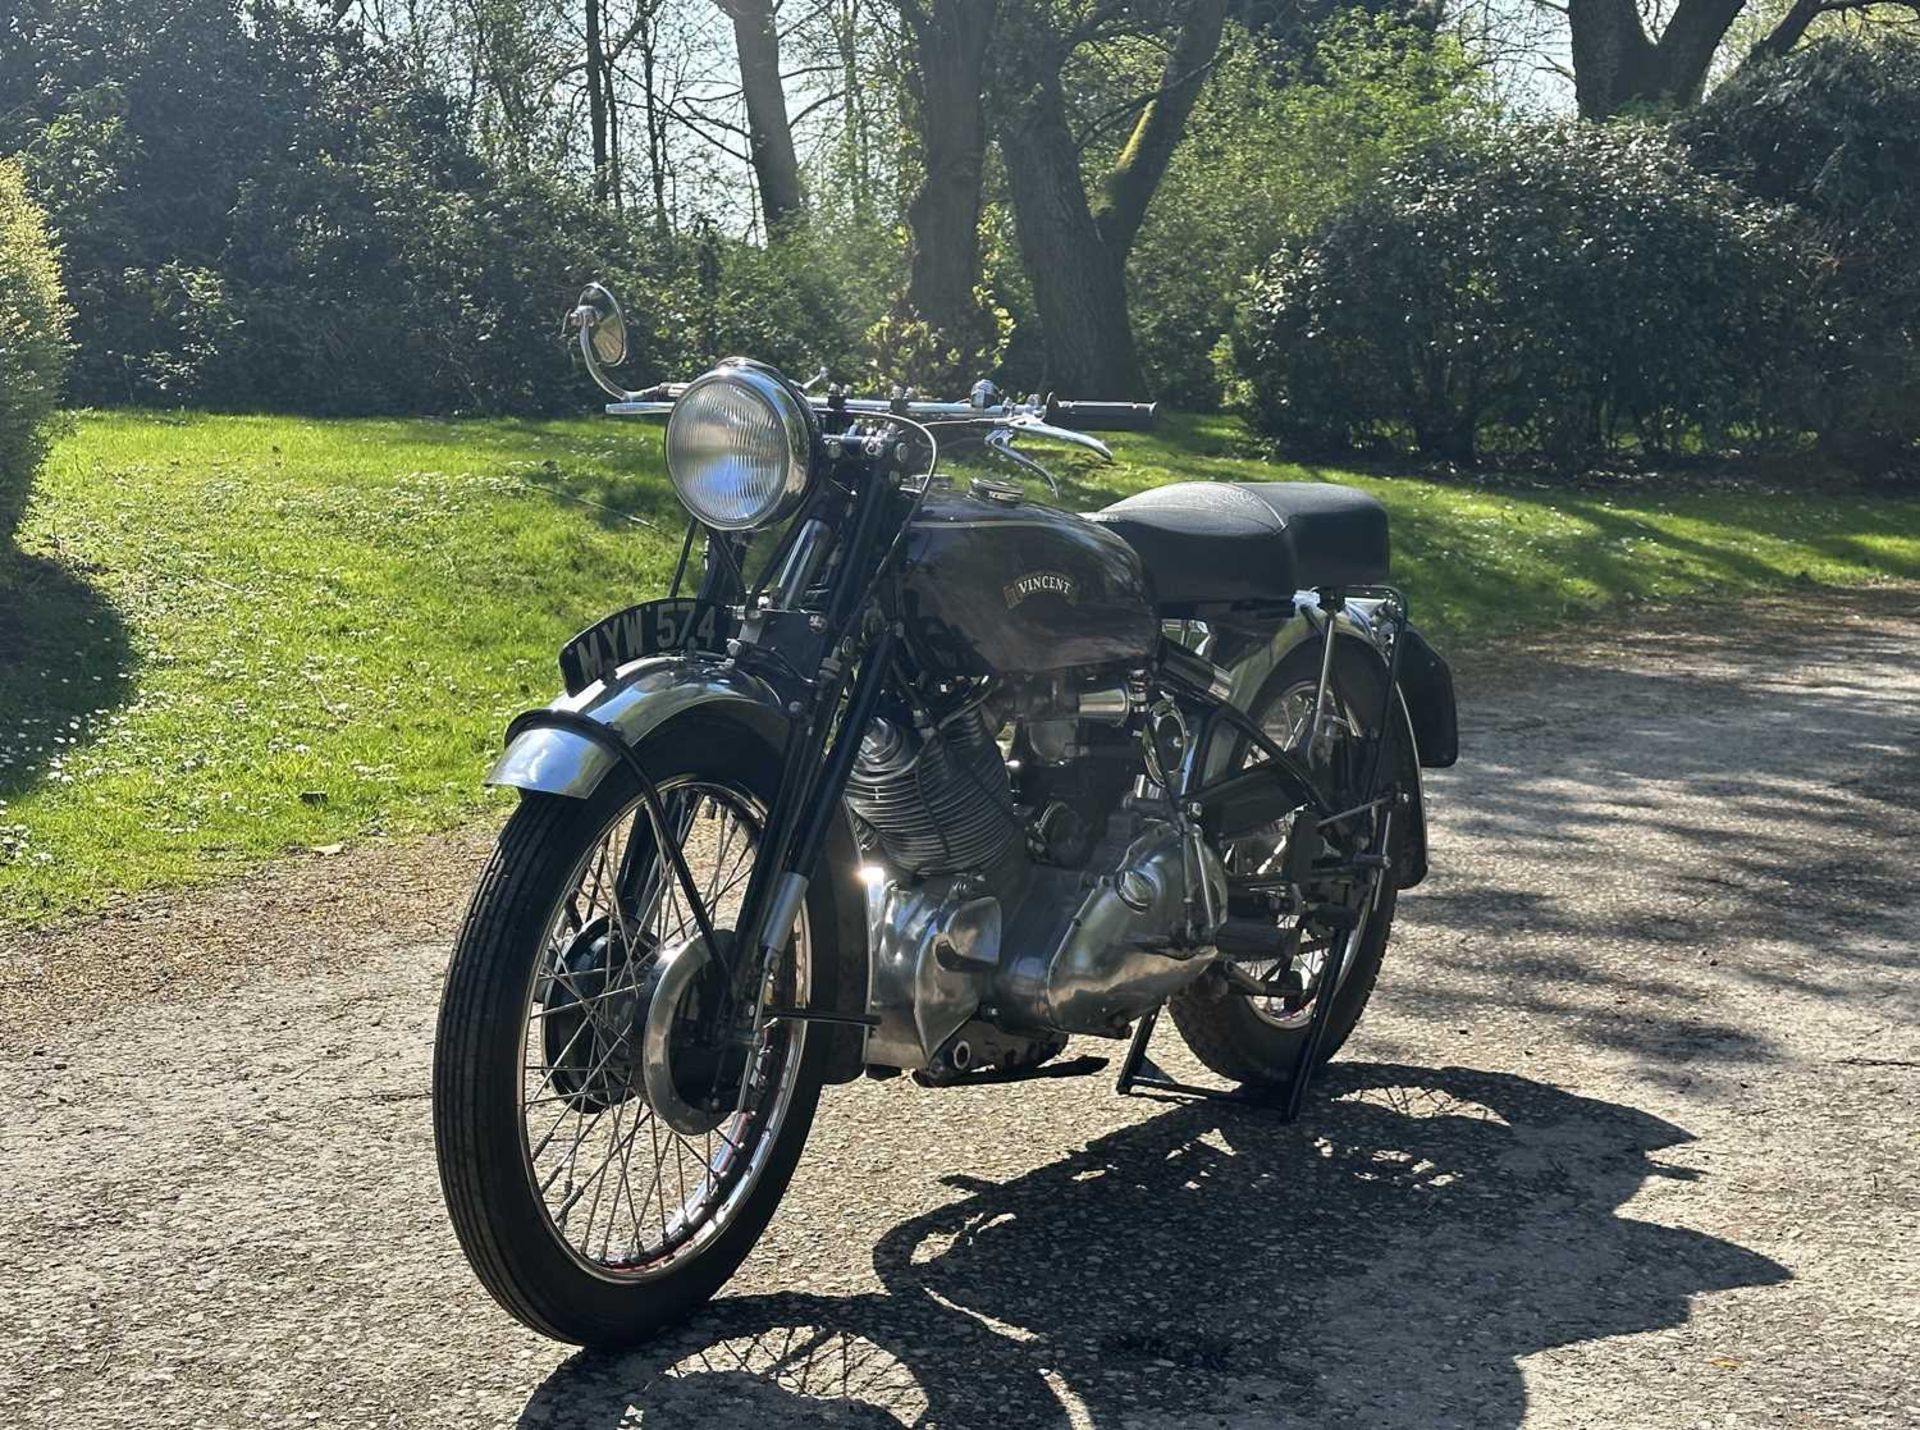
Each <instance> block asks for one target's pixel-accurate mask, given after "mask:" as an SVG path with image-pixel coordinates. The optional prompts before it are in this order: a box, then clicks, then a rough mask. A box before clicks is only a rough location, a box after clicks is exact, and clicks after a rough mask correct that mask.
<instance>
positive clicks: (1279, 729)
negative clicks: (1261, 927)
mask: <svg viewBox="0 0 1920 1430" xmlns="http://www.w3.org/2000/svg"><path fill="white" fill-rule="evenodd" d="M1319 679H1320V645H1319V643H1318V642H1317V641H1313V642H1308V643H1306V644H1305V645H1302V646H1300V647H1298V648H1297V649H1295V650H1293V651H1292V652H1290V653H1289V654H1288V655H1287V656H1286V658H1285V659H1283V660H1282V661H1281V662H1280V663H1279V664H1278V665H1277V666H1275V667H1274V670H1273V672H1272V674H1271V675H1269V676H1268V677H1267V681H1266V683H1265V685H1264V686H1263V687H1262V689H1261V691H1260V693H1259V694H1258V696H1256V698H1255V700H1254V702H1253V708H1252V711H1251V714H1252V715H1253V717H1254V719H1255V720H1257V721H1258V722H1259V724H1260V728H1261V729H1262V730H1263V731H1264V732H1265V733H1266V734H1267V736H1268V737H1269V738H1270V739H1272V740H1273V741H1274V742H1275V743H1276V744H1278V745H1281V746H1283V747H1286V748H1288V749H1292V750H1294V751H1295V752H1297V753H1299V754H1301V755H1302V756H1303V757H1304V756H1305V754H1306V743H1307V737H1308V733H1309V732H1310V731H1311V730H1312V728H1313V715H1314V705H1315V700H1316V695H1317V693H1318V689H1319ZM1385 682H1386V672H1385V671H1384V669H1382V667H1381V665H1380V662H1379V661H1378V660H1377V659H1376V658H1374V657H1373V656H1372V655H1371V654H1370V653H1369V652H1367V651H1366V650H1364V649H1362V648H1360V646H1359V643H1358V642H1357V641H1348V640H1344V639H1343V640H1341V641H1340V642H1339V643H1338V644H1337V645H1336V646H1335V650H1334V662H1333V673H1332V682H1331V687H1330V689H1329V692H1328V701H1327V705H1326V708H1325V710H1324V711H1323V713H1322V718H1321V722H1320V736H1319V739H1318V740H1317V741H1316V742H1315V745H1314V749H1313V768H1314V770H1315V772H1316V778H1317V779H1318V780H1320V781H1321V782H1322V793H1323V794H1324V795H1325V796H1326V797H1327V799H1328V801H1329V802H1330V803H1331V804H1332V805H1333V806H1334V808H1336V809H1347V808H1352V807H1353V806H1355V805H1357V804H1360V803H1363V802H1364V801H1365V800H1366V799H1368V798H1371V797H1372V796H1371V794H1369V793H1363V792H1362V791H1361V790H1360V788H1359V786H1360V784H1361V782H1362V780H1363V779H1364V771H1365V764H1366V750H1367V737H1368V736H1369V735H1370V733H1371V730H1370V726H1371V724H1372V722H1373V721H1374V720H1375V719H1377V718H1378V715H1379V710H1380V697H1381V694H1382V692H1383V689H1384V686H1385ZM1264 758H1265V755H1264V754H1263V753H1262V752H1261V751H1260V750H1259V749H1258V747H1255V746H1253V745H1251V743H1249V744H1247V745H1246V746H1245V747H1244V748H1243V749H1242V750H1241V751H1240V753H1239V756H1238V761H1237V763H1238V764H1239V765H1240V766H1246V765H1253V764H1258V763H1259V762H1260V761H1261V760H1263V759H1264ZM1411 758H1412V752H1411V750H1410V749H1408V748H1407V747H1406V743H1405V741H1403V740H1398V739H1389V741H1388V743H1387V746H1386V749H1385V754H1384V758H1383V759H1382V762H1381V772H1380V776H1379V784H1380V786H1381V789H1382V790H1383V791H1384V790H1386V789H1389V788H1391V787H1392V786H1393V785H1394V784H1395V782H1396V781H1397V780H1398V779H1400V778H1402V777H1404V774H1405V770H1406V766H1407V765H1408V764H1409V763H1410V762H1411ZM1378 817H1381V816H1380V815H1378V814H1375V815H1368V816H1365V817H1363V818H1361V819H1358V820H1356V821H1354V822H1353V823H1352V824H1351V825H1350V826H1348V827H1347V829H1346V830H1345V834H1346V838H1347V840H1348V843H1349V847H1351V846H1352V845H1354V844H1361V845H1364V844H1365V843H1366V841H1367V840H1368V839H1369V838H1370V837H1371V834H1372V831H1373V823H1372V821H1373V820H1374V819H1375V818H1378ZM1388 833H1389V838H1390V839H1391V838H1394V835H1393V831H1392V828H1391V826H1390V827H1389V831H1388ZM1224 853H1225V856H1226V864H1227V872H1228V880H1229V884H1230V886H1231V885H1244V884H1245V883H1246V882H1248V881H1258V880H1261V879H1265V878H1271V877H1272V876H1274V875H1275V874H1277V873H1278V871H1279V870H1280V869H1281V868H1282V866H1283V865H1284V863H1285V861H1286V858H1287V853H1288V850H1287V840H1286V834H1285V831H1284V830H1281V829H1276V830H1273V831H1268V832H1265V833H1262V834H1255V835H1250V836H1248V837H1247V838H1244V839H1241V840H1237V841H1235V842H1234V843H1233V844H1232V845H1231V846H1230V847H1229V848H1228V849H1227V850H1225V851H1224ZM1395 892H1396V890H1395V886H1394V882H1393V875H1392V873H1391V872H1390V871H1389V872H1388V873H1387V874H1385V875H1384V876H1383V878H1382V880H1381V883H1380V888H1379V892H1378V894H1377V896H1376V897H1374V898H1373V900H1372V901H1371V903H1370V904H1369V903H1365V901H1364V899H1363V898H1361V897H1360V895H1359V893H1358V892H1357V891H1356V890H1354V889H1352V888H1351V887H1342V886H1336V885H1334V884H1332V883H1331V882H1330V883H1329V884H1328V885H1327V886H1326V887H1317V888H1316V887H1309V888H1308V889H1307V890H1306V893H1307V897H1308V901H1309V902H1316V903H1317V902H1323V901H1324V902H1342V901H1343V900H1344V901H1345V902H1347V903H1350V904H1352V905H1353V913H1354V915H1355V916H1356V917H1359V918H1360V919H1361V924H1360V936H1359V939H1358V943H1357V947H1354V948H1351V949H1349V950H1348V951H1347V955H1346V957H1345V958H1344V960H1343V961H1342V965H1341V968H1340V971H1339V974H1338V977H1337V978H1336V980H1335V986H1334V987H1332V988H1328V987H1326V986H1325V978H1324V973H1325V970H1326V967H1327V963H1328V953H1329V950H1330V945H1331V943H1332V941H1333V939H1334V938H1336V937H1340V936H1341V935H1340V934H1339V933H1338V932H1337V931H1336V930H1333V929H1330V928H1328V927H1325V926H1315V925H1313V924H1311V923H1307V922H1303V921H1302V919H1301V918H1300V917H1299V916H1298V915H1289V916H1288V917H1287V918H1285V919H1284V920H1279V921H1278V922H1279V926H1280V929H1281V931H1282V932H1283V934H1284V935H1285V936H1286V942H1285V943H1284V945H1283V947H1285V948H1286V949H1287V951H1286V952H1285V953H1284V954H1283V955H1282V956H1280V957H1278V958H1275V959H1270V960H1258V961H1249V962H1242V963H1241V964H1240V965H1239V966H1240V968H1241V969H1242V970H1243V971H1244V972H1246V973H1248V974H1249V975H1251V976H1252V977H1253V978H1255V979H1257V980H1259V981H1260V982H1262V983H1266V984H1269V985H1272V986H1273V987H1274V988H1275V989H1276V991H1275V992H1274V993H1273V994H1272V995H1271V996H1260V995H1252V996H1249V995H1247V994H1243V993H1239V992H1236V991H1232V990H1230V989H1229V988H1228V986H1227V985H1226V983H1225V981H1224V980H1223V979H1215V978H1211V977H1210V978H1207V979H1203V980H1201V981H1200V982H1199V983H1197V984H1195V985H1193V986H1192V987H1191V988H1189V989H1188V990H1187V991H1185V992H1183V993H1181V994H1179V995H1177V996H1176V997H1175V998H1174V999H1173V1000H1172V1001H1171V1002H1170V1003H1169V1005H1168V1010H1169V1011H1170V1012H1171V1013H1172V1014H1173V1021H1174V1026H1176V1027H1177V1028H1179V1030H1180V1036H1181V1037H1182V1038H1183V1039H1184V1040H1185V1041H1186V1044H1187V1046H1188V1047H1189V1048H1190V1049H1192V1051H1193V1054H1194V1056H1195V1057H1197V1058H1199V1059H1200V1061H1201V1062H1203V1063H1205V1064H1206V1065H1207V1066H1208V1067H1209V1068H1211V1069H1212V1070H1213V1071H1214V1072H1216V1073H1218V1074H1219V1075H1220V1076H1222V1077H1225V1078H1229V1079H1231V1080H1233V1081H1235V1082H1239V1083H1244V1084H1246V1085H1248V1086H1250V1087H1256V1088H1261V1089H1270V1090H1273V1091H1275V1092H1280V1091H1283V1090H1284V1089H1285V1088H1286V1087H1287V1086H1288V1084H1289V1083H1290V1082H1291V1080H1292V1078H1293V1074H1294V1070H1295V1068H1296V1067H1297V1066H1298V1062H1299V1057H1300V1051H1301V1048H1302V1046H1303V1044H1304V1043H1305V1041H1306V1038H1307V1029H1308V1025H1309V1024H1310V1023H1311V1022H1312V1020H1313V1013H1314V1008H1315V1005H1316V1004H1317V1002H1318V1001H1319V1000H1320V999H1322V998H1328V997H1331V998H1333V999H1334V1000H1335V1001H1334V1006H1333V1009H1332V1012H1331V1015H1330V1021H1329V1022H1328V1024H1327V1031H1326V1037H1325V1039H1324V1040H1323V1042H1322V1043H1321V1045H1320V1050H1319V1056H1320V1061H1321V1062H1325V1061H1326V1060H1327V1059H1329V1058H1331V1057H1332V1056H1333V1055H1334V1054H1335V1053H1336V1052H1338V1051H1339V1050H1340V1047H1341V1045H1342V1044H1343V1043H1345V1042H1346V1040H1347V1036H1348V1034H1350V1033H1351V1032H1352V1031H1353V1029H1354V1026H1355V1024H1357V1023H1358V1022H1359V1021H1360V1015H1361V1013H1362V1012H1364V1011H1365V1009H1366V1006H1367V999H1368V998H1369V997H1370V996H1371V995H1372V993H1373V985H1374V980H1375V979H1376V978H1377V977H1378V976H1379V972H1380V963H1381V960H1382V959H1383V958H1384V957H1385V955H1386V949H1387V941H1388V938H1389V937H1390V935H1391V933H1392V930H1393V913H1394V899H1395ZM1363 905H1364V906H1363Z"/></svg>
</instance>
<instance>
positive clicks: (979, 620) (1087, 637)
mask: <svg viewBox="0 0 1920 1430" xmlns="http://www.w3.org/2000/svg"><path fill="white" fill-rule="evenodd" d="M905 587H906V590H905V597H906V615H907V619H908V625H909V629H910V633H911V635H912V637H913V642H914V646H915V649H916V650H918V651H919V653H920V655H921V657H922V658H923V659H925V660H927V661H928V662H930V663H931V664H932V665H933V666H934V667H935V669H936V670H938V671H940V672H941V673H944V674H952V675H986V674H990V673H998V674H1003V675H1032V674H1038V673H1041V672H1044V671H1051V670H1068V669H1073V668H1076V667H1081V666H1097V665H1108V664H1122V663H1125V664H1137V663H1139V662H1141V661H1144V660H1145V659H1146V658H1147V657H1148V656H1149V655H1151V654H1152V652H1153V649H1154V645H1155V642H1156V640H1157V639H1158V637H1159V630H1160V627H1159V623H1158V621H1157V620H1156V618H1155V616H1154V609H1153V599H1152V592H1151V591H1150V589H1149V588H1148V585H1147V577H1146V573H1145V571H1144V570H1143V569H1142V568H1141V565H1140V558H1139V556H1137V555H1136V554H1135V553H1134V550H1133V548H1132V547H1131V546H1129V545H1127V543H1126V542H1125V541H1124V540H1123V539H1122V538H1120V537H1119V536H1116V535H1115V534H1114V533H1113V532H1111V531H1108V530H1107V529H1106V528H1105V527H1103V526H1098V525H1096V524H1095V523H1093V522H1090V521H1087V520H1086V519H1084V518H1083V517H1078V516H1075V515H1073V514H1072V513H1071V512H1064V511H1055V510H1053V509H1052V508H1051V507H1044V506H1036V505H1033V504H1031V503H1029V502H1026V501H1024V500H1020V499H1018V498H1017V497H1015V496H1014V495H1013V494H1012V493H1011V492H1006V493H1003V494H1000V495H993V496H989V495H983V494H980V493H979V492H978V491H969V492H966V493H961V492H957V491H940V490H935V491H934V492H931V493H929V494H928V496H927V499H926V501H925V502H924V503H923V504H922V506H921V508H920V514H919V515H918V516H917V517H916V518H915V519H914V523H913V526H912V529H911V530H910V531H909V532H908V535H907V570H906V574H905Z"/></svg>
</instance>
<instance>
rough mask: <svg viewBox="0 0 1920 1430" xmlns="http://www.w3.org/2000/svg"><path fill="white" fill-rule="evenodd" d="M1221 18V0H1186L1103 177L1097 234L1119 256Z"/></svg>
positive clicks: (1212, 48) (1166, 157)
mask: <svg viewBox="0 0 1920 1430" xmlns="http://www.w3.org/2000/svg"><path fill="white" fill-rule="evenodd" d="M1226 22H1227V0H1192V3H1191V4H1190V5H1189V6H1188V9H1187V17H1186V20H1185V22H1184V23H1182V25H1181V26H1180V34H1179V36H1178V38H1176V39H1175V41H1174V45H1173V49H1172V50H1171V51H1170V52H1169V53H1168V55H1167V62H1166V65H1165V66H1164V67H1163V68H1162V70H1161V73H1160V88H1159V89H1158V90H1157V91H1156V92H1155V94H1154V97H1153V98H1152V99H1150V100H1148V101H1147V107H1146V108H1145V109H1143V110H1141V111H1140V118H1139V120H1138V121H1137V122H1136V123H1135V124H1134V126H1133V133H1132V134H1131V135H1129V136H1128V138H1127V145H1126V148H1124V149H1122V150H1121V151H1120V157H1119V158H1118V159H1116V160H1115V161H1114V165H1113V172H1112V173H1111V174H1109V175H1108V176H1107V181H1106V184H1105V186H1104V187H1105V193H1104V194H1103V195H1102V198H1101V204H1100V209H1099V212H1098V215H1097V217H1098V219H1099V222H1100V235H1101V237H1102V238H1104V239H1105V240H1106V241H1107V245H1108V247H1110V248H1112V249H1114V250H1116V251H1117V252H1118V253H1119V254H1120V255H1121V257H1122V260H1123V261H1124V258H1125V255H1126V254H1128V253H1129V252H1131V251H1132V249H1133V239H1134V235H1135V234H1137V233H1138V232H1139V231H1140V224H1141V222H1142V220H1144V219H1145V218H1146V216H1147V205H1148V204H1150V203H1151V202H1152V201H1153V196H1154V194H1155V192H1157V191H1158V189H1159V187H1160V181H1161V179H1163V178H1165V177H1166V173H1167V165H1168V164H1169V163H1171V162H1172V161H1173V151H1174V150H1175V149H1177V148H1179V147H1180V136H1181V134H1182V133H1184V132H1185V130H1186V127H1187V116H1188V115H1190V114H1192V113H1193V105H1194V101H1195V100H1197V99H1198V98H1199V97H1200V90H1201V88H1202V87H1203V86H1204V85H1205V84H1206V82H1207V75H1208V73H1209V72H1210V71H1211V70H1212V68H1213V57H1214V55H1215V54H1216V53H1217V52H1218V51H1219V49H1220V34H1221V31H1222V30H1223V29H1225V27H1226Z"/></svg>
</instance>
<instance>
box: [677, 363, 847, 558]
mask: <svg viewBox="0 0 1920 1430" xmlns="http://www.w3.org/2000/svg"><path fill="white" fill-rule="evenodd" d="M810 448H811V439H810V436H809V430H808V426H807V414H806V410H805V408H804V407H803V406H802V405H801V402H800V399H799V398H797V397H795V396H794V395H793V394H792V393H791V392H790V391H788V390H787V387H786V385H785V384H784V383H782V382H781V381H780V380H779V379H777V378H775V377H773V376H772V375H770V374H768V373H765V372H761V371H758V370H757V369H754V368H751V367H733V366H728V367H721V368H716V369H714V370H713V371H712V372H710V373H708V374H707V375H706V376H705V377H702V378H700V379H698V380H697V381H695V382H694V383H692V384H691V385H690V386H689V387H688V388H687V390H686V391H685V392H683V393H682V394H681V395H680V400H679V401H678V402H676V403H674V405H673V415H672V416H671V417H669V418H668V419H667V472H668V474H669V475H670V476H672V478H673V485H674V489H675V490H676V491H678V492H679V493H680V500H681V501H683V502H685V503H686V504H687V510H688V511H691V512H692V513H693V514H694V515H695V516H696V517H698V518H699V519H700V520H701V521H704V522H705V523H706V524H707V525H708V526H713V527H718V528H719V529H720V530H722V531H745V530H747V529H749V528H751V527H756V526H764V525H766V524H767V523H768V522H770V521H777V520H778V519H779V518H780V517H782V516H784V515H786V514H787V512H789V511H791V510H792V509H793V505H794V503H796V502H798V501H799V499H800V498H801V497H802V496H804V495H805V494H806V490H807V481H808V478H809V476H810V475H811V473H812V466H811V463H810V461H809V457H810V455H811V451H810Z"/></svg>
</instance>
